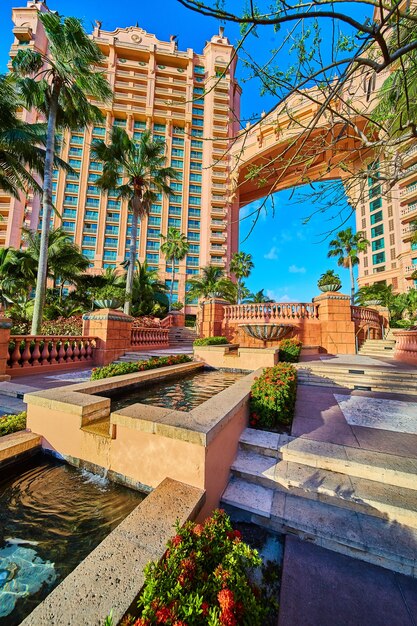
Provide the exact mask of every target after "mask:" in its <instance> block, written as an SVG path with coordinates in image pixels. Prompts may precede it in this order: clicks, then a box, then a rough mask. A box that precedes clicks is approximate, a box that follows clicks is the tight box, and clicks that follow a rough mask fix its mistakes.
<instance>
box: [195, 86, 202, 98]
mask: <svg viewBox="0 0 417 626" xmlns="http://www.w3.org/2000/svg"><path fill="white" fill-rule="evenodd" d="M193 93H195V94H197V95H198V96H199V95H202V94H203V93H204V88H203V87H194V89H193Z"/></svg>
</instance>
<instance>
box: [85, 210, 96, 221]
mask: <svg viewBox="0 0 417 626" xmlns="http://www.w3.org/2000/svg"><path fill="white" fill-rule="evenodd" d="M84 219H86V220H98V213H97V211H86V212H85V214H84Z"/></svg>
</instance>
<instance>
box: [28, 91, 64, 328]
mask: <svg viewBox="0 0 417 626" xmlns="http://www.w3.org/2000/svg"><path fill="white" fill-rule="evenodd" d="M60 90H61V85H60V83H59V81H55V83H54V86H53V89H52V94H51V101H50V103H49V114H48V126H47V136H46V148H45V169H44V176H43V194H42V206H43V219H42V232H41V241H40V250H39V265H38V273H37V278H36V292H35V306H34V309H33V318H32V329H31V334H32V335H39V333H40V331H41V324H42V315H43V308H44V304H45V293H46V276H47V266H48V243H49V228H50V221H51V214H52V174H53V164H54V149H55V129H56V116H57V111H58V99H59V93H60Z"/></svg>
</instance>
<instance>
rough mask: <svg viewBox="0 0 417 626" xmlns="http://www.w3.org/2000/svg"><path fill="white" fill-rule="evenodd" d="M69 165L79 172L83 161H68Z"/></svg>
mask: <svg viewBox="0 0 417 626" xmlns="http://www.w3.org/2000/svg"><path fill="white" fill-rule="evenodd" d="M68 163H69V164H70V165H71V167H73V168H74V169H76V170H77V169H78V170H79V169H80V167H81V161H79V160H78V159H68ZM57 175H58V174H57Z"/></svg>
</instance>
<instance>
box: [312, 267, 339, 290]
mask: <svg viewBox="0 0 417 626" xmlns="http://www.w3.org/2000/svg"><path fill="white" fill-rule="evenodd" d="M317 284H318V285H319V287H320V285H337V284H340V285H341V284H342V283H341V280H340V276H339V275H338V274H336V272H335V271H334V270H326V271H325V272H324V273H323V274H322V275H321V276H320V278H319V280H318V282H317Z"/></svg>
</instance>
